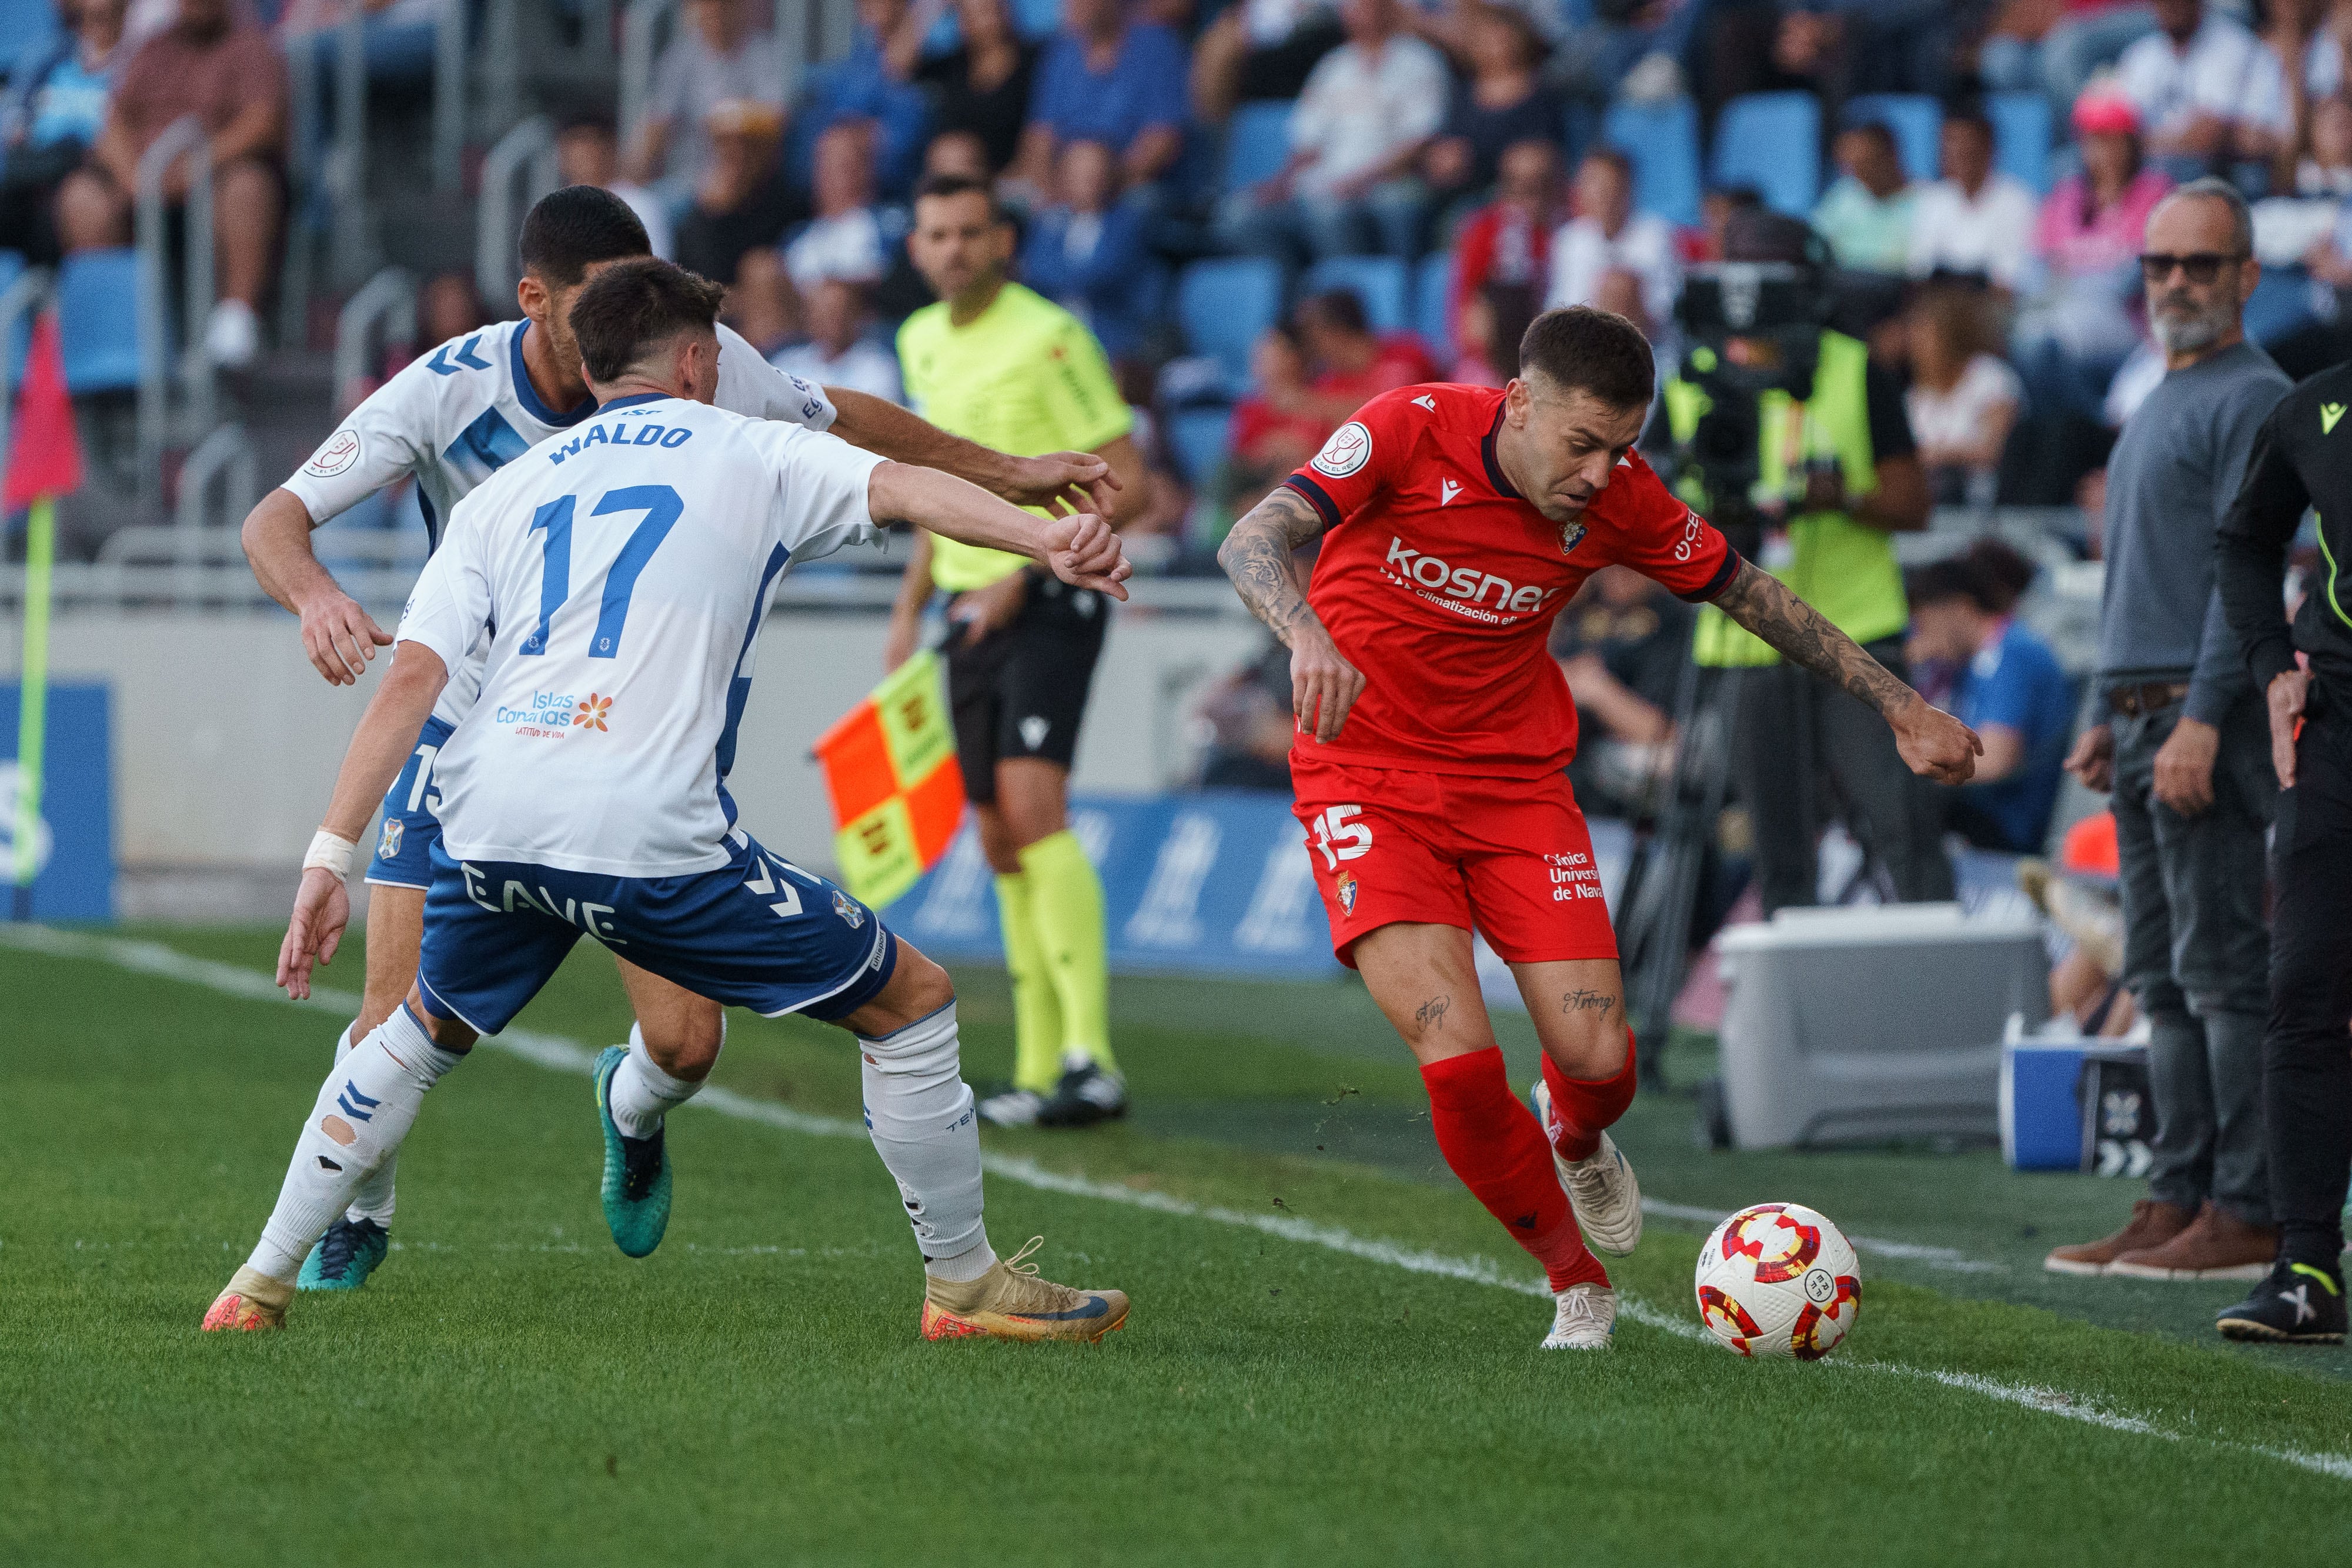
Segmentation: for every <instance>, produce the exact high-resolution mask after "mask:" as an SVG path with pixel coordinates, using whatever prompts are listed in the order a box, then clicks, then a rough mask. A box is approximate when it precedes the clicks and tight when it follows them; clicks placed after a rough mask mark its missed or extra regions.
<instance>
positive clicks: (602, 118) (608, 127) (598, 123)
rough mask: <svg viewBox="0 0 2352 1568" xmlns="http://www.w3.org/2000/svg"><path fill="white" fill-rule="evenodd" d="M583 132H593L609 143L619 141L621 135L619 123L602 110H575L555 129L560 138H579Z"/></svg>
mask: <svg viewBox="0 0 2352 1568" xmlns="http://www.w3.org/2000/svg"><path fill="white" fill-rule="evenodd" d="M583 131H592V132H593V133H594V134H596V135H598V136H602V137H604V138H605V139H606V140H607V141H614V140H617V139H618V138H619V136H620V134H621V130H620V125H619V123H618V122H617V121H616V120H614V118H613V117H612V116H611V115H609V114H607V113H605V112H604V110H601V109H581V110H573V111H572V113H570V114H567V115H565V116H564V117H563V119H562V122H561V123H560V124H558V125H557V126H556V128H555V134H556V135H557V136H558V137H564V136H577V135H579V134H580V133H581V132H583Z"/></svg>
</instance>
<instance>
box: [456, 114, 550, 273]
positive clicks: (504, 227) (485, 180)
mask: <svg viewBox="0 0 2352 1568" xmlns="http://www.w3.org/2000/svg"><path fill="white" fill-rule="evenodd" d="M518 177H527V178H528V181H529V184H528V186H527V188H526V193H525V194H524V195H523V197H522V199H521V200H520V202H518V201H517V200H516V199H515V183H516V180H517V179H518ZM555 178H556V176H555V125H554V122H553V121H551V120H549V119H548V118H547V117H546V116H545V115H543V114H540V115H533V116H532V117H531V118H530V119H529V120H524V121H523V122H522V123H521V124H520V125H518V126H516V127H515V128H514V129H513V130H512V131H508V132H507V133H506V134H505V135H504V136H501V137H499V143H498V145H497V146H495V147H493V148H491V149H490V154H489V156H488V157H487V158H485V159H483V160H482V199H481V206H480V208H479V210H478V217H477V223H476V225H475V230H474V233H475V241H474V287H475V288H476V289H477V290H478V291H479V292H480V294H481V297H482V299H483V301H484V303H486V304H487V305H488V306H489V308H491V309H492V310H493V311H497V312H503V311H504V310H505V308H506V301H508V300H509V299H511V298H514V291H515V284H516V282H517V281H518V279H519V278H520V276H521V275H520V271H519V270H518V268H519V267H520V266H521V263H520V261H519V260H518V259H517V257H516V255H515V235H516V232H517V229H518V227H519V226H520V222H521V218H520V214H523V213H525V212H528V211H529V210H530V205H531V204H532V203H534V202H536V201H538V200H539V199H540V197H541V196H543V195H545V194H547V193H548V192H550V191H552V190H553V189H555Z"/></svg>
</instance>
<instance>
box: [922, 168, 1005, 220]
mask: <svg viewBox="0 0 2352 1568" xmlns="http://www.w3.org/2000/svg"><path fill="white" fill-rule="evenodd" d="M974 195H977V196H985V197H987V198H988V217H989V221H990V222H992V223H998V224H1003V223H1010V222H1011V221H1012V215H1011V214H1008V213H1007V212H1006V211H1005V210H1004V204H1003V202H1001V201H999V200H997V197H996V186H995V184H994V183H992V182H991V181H987V180H975V179H973V178H972V177H971V175H969V174H945V173H942V174H926V175H924V176H923V177H922V179H921V180H920V181H919V182H918V183H916V186H915V200H917V201H921V200H922V199H923V198H924V197H925V196H974Z"/></svg>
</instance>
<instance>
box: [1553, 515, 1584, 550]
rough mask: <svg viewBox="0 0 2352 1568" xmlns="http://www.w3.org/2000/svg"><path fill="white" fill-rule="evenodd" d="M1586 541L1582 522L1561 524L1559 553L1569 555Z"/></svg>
mask: <svg viewBox="0 0 2352 1568" xmlns="http://www.w3.org/2000/svg"><path fill="white" fill-rule="evenodd" d="M1583 542H1584V525H1583V524H1582V523H1562V524H1560V526H1559V553H1560V554H1562V555H1567V554H1569V553H1570V551H1572V550H1574V549H1576V547H1577V546H1579V545H1580V544H1582V543H1583Z"/></svg>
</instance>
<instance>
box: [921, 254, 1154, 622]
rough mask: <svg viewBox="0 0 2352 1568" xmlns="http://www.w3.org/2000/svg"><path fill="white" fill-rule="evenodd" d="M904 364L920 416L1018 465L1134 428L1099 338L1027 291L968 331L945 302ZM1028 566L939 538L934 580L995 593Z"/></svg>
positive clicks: (930, 308)
mask: <svg viewBox="0 0 2352 1568" xmlns="http://www.w3.org/2000/svg"><path fill="white" fill-rule="evenodd" d="M898 364H899V369H900V373H901V374H902V375H903V376H904V377H905V379H906V383H907V399H908V402H909V403H911V404H912V405H913V407H914V410H915V412H916V413H919V414H921V415H922V416H923V417H924V418H925V419H928V420H929V421H930V422H931V423H933V424H936V425H938V426H939V427H940V429H941V430H944V431H946V432H947V433H948V434H950V435H961V436H962V437H963V438H964V439H965V440H967V441H976V442H978V443H979V444H981V445H982V446H992V447H994V448H995V449H996V450H997V451H999V452H1004V453H1010V454H1011V455H1013V456H1015V457H1039V456H1043V455H1045V454H1046V453H1048V452H1092V451H1094V450H1095V449H1096V448H1097V447H1099V446H1104V445H1107V444H1109V443H1110V442H1113V441H1116V440H1118V438H1119V437H1120V436H1122V435H1125V434H1127V433H1128V432H1129V430H1131V429H1132V428H1134V424H1135V420H1134V416H1133V415H1132V414H1131V413H1129V411H1128V406H1127V400H1126V399H1125V398H1122V397H1120V396H1119V394H1118V383H1117V382H1114V381H1113V380H1112V379H1111V373H1110V361H1108V360H1107V359H1106V358H1105V357H1104V355H1103V351H1102V345H1101V344H1100V343H1097V342H1096V341H1095V335H1094V334H1093V333H1092V332H1089V331H1087V329H1086V324H1085V323H1084V322H1082V321H1080V320H1079V319H1077V318H1076V317H1075V316H1073V315H1071V314H1070V313H1069V312H1068V311H1067V310H1065V309H1063V308H1061V307H1060V306H1058V305H1056V304H1055V303H1053V302H1052V301H1051V300H1049V299H1045V298H1042V297H1041V296H1039V295H1037V294H1035V293H1034V292H1032V291H1031V290H1029V289H1026V288H1024V287H1021V285H1019V284H1017V283H1007V284H1006V285H1005V286H1004V287H1002V288H1000V289H998V290H997V293H996V298H994V299H993V300H992V301H991V302H990V303H989V307H988V308H987V309H985V310H983V311H982V312H981V313H980V314H979V315H978V316H977V317H975V318H974V319H972V320H971V321H969V322H967V323H965V324H964V325H963V326H961V327H958V326H955V325H954V324H952V323H951V322H950V321H949V319H948V307H947V302H946V301H945V300H941V301H940V303H938V304H936V305H926V306H924V307H923V308H921V309H920V310H918V311H916V312H915V313H914V314H913V315H912V316H909V317H908V318H907V322H906V325H905V326H903V327H900V328H899V329H898ZM1027 564H1028V560H1027V558H1025V557H1023V556H1017V555H1009V554H1007V553H1006V552H1004V551H1003V550H993V549H981V548H980V547H979V546H977V545H968V544H960V543H958V542H957V541H956V540H954V539H950V538H940V537H939V536H937V535H934V536H932V538H931V580H932V581H933V582H935V583H937V584H938V585H939V586H940V587H941V588H943V589H945V590H946V591H949V592H950V593H961V592H963V591H965V590H967V589H973V588H985V587H987V586H988V585H989V584H990V583H992V582H994V581H996V580H999V579H1000V578H1004V577H1009V576H1011V575H1012V574H1013V572H1015V571H1018V570H1020V569H1021V568H1023V567H1024V566H1026V565H1027Z"/></svg>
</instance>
